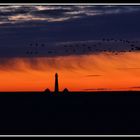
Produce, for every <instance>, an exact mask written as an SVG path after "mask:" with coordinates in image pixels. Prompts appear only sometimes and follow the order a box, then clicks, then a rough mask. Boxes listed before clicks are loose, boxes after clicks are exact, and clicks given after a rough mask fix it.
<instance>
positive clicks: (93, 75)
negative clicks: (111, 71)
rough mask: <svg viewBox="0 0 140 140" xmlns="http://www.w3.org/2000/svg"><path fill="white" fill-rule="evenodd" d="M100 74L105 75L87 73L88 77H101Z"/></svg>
mask: <svg viewBox="0 0 140 140" xmlns="http://www.w3.org/2000/svg"><path fill="white" fill-rule="evenodd" d="M100 76H103V75H95V74H91V75H86V77H100Z"/></svg>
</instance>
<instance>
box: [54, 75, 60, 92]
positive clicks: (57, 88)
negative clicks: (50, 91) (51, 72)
mask: <svg viewBox="0 0 140 140" xmlns="http://www.w3.org/2000/svg"><path fill="white" fill-rule="evenodd" d="M54 92H55V93H58V92H59V86H58V74H57V73H56V74H55V89H54Z"/></svg>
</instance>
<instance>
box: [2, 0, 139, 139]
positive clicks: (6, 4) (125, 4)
mask: <svg viewBox="0 0 140 140" xmlns="http://www.w3.org/2000/svg"><path fill="white" fill-rule="evenodd" d="M1 5H2V6H9V5H17V6H18V5H19V6H24V5H25V6H28V5H29V6H32V5H34V6H37V5H38V6H43V5H44V6H45V5H54V6H57V5H69V6H72V5H84V6H90V5H95V6H96V5H117V6H121V5H124V6H137V5H140V3H0V6H1ZM0 137H140V135H0Z"/></svg>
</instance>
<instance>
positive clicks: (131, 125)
mask: <svg viewBox="0 0 140 140" xmlns="http://www.w3.org/2000/svg"><path fill="white" fill-rule="evenodd" d="M0 134H1V135H2V134H27V135H28V134H30V135H32V134H35V135H38V134H42V135H55V134H57V135H58V134H64V135H66V134H68V135H70V134H73V135H75V134H76V135H79V134H83V135H85V134H92V135H94V134H96V135H100V134H120V135H121V134H140V92H96V93H69V94H66V95H64V94H63V93H60V95H58V96H55V95H51V94H48V93H39V92H38V93H37V92H34V93H0Z"/></svg>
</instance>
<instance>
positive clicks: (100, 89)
mask: <svg viewBox="0 0 140 140" xmlns="http://www.w3.org/2000/svg"><path fill="white" fill-rule="evenodd" d="M83 90H85V91H107V90H111V89H109V88H89V89H83Z"/></svg>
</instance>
